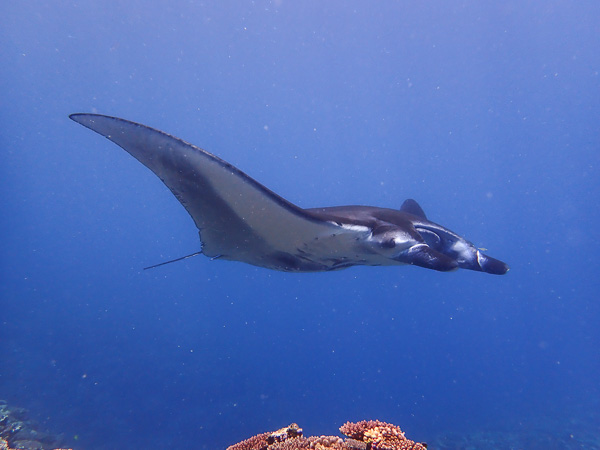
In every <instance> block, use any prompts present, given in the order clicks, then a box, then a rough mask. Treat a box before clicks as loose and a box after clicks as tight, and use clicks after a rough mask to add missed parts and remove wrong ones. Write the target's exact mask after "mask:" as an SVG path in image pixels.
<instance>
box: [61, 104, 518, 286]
mask: <svg viewBox="0 0 600 450" xmlns="http://www.w3.org/2000/svg"><path fill="white" fill-rule="evenodd" d="M70 118H71V119H73V120H74V121H75V122H78V123H80V124H81V125H83V126H85V127H87V128H90V129H91V130H93V131H95V132H97V133H99V134H101V135H102V136H104V137H106V138H108V139H110V140H111V141H113V142H114V143H115V144H117V145H119V146H120V147H122V148H123V149H124V150H125V151H127V152H128V153H129V154H131V155H132V156H133V157H134V158H136V159H137V160H138V161H139V162H141V163H142V164H143V165H145V166H146V167H148V168H149V169H150V170H151V171H152V172H154V173H155V174H156V175H157V176H158V177H159V178H160V179H161V180H162V182H163V183H164V184H165V185H166V186H167V187H168V188H169V189H170V190H171V192H172V193H173V194H174V195H175V197H177V199H178V200H179V201H180V202H181V204H182V205H183V206H184V207H185V209H186V210H187V211H188V213H189V214H190V216H192V219H193V220H194V222H195V224H196V226H197V227H198V230H199V234H200V241H201V243H202V251H201V253H203V254H204V255H206V256H208V257H211V258H220V259H227V260H232V261H242V262H245V263H248V264H253V265H255V266H259V267H266V268H268V269H274V270H281V271H286V272H322V271H329V270H338V269H344V268H347V267H351V266H356V265H366V266H388V265H402V264H411V265H415V266H421V267H425V268H428V269H434V270H439V271H449V270H454V269H457V268H463V269H470V270H476V271H479V272H487V273H492V274H504V273H506V272H507V271H508V266H507V265H506V264H505V263H503V262H502V261H499V260H497V259H494V258H491V257H489V256H486V255H484V254H483V253H482V252H481V251H480V250H478V249H477V248H476V247H475V246H474V245H473V244H472V243H471V242H469V241H467V240H466V239H464V238H463V237H461V236H459V235H458V234H456V233H454V232H452V231H450V230H448V229H446V228H444V227H442V226H440V225H438V224H436V223H433V222H431V221H429V220H427V217H426V216H425V213H424V212H423V210H422V209H421V207H420V206H419V205H418V204H417V202H415V201H414V200H411V199H409V200H406V201H405V202H404V204H403V205H402V207H401V208H400V209H399V210H395V209H388V208H377V207H373V206H335V207H326V208H309V209H303V208H300V207H298V206H296V205H294V204H292V203H290V202H288V201H287V200H285V199H284V198H282V197H280V196H279V195H277V194H275V193H274V192H272V191H270V190H269V189H267V188H266V187H264V186H263V185H261V184H260V183H258V182H257V181H255V180H254V179H252V178H250V177H249V176H248V175H246V174H245V173H243V172H242V171H241V170H239V169H237V168H236V167H234V166H232V165H231V164H229V163H227V162H225V161H223V160H222V159H220V158H218V157H216V156H214V155H212V154H210V153H208V152H207V151H205V150H202V149H200V148H198V147H196V146H194V145H191V144H188V143H187V142H184V141H182V140H181V139H178V138H176V137H173V136H170V135H168V134H166V133H163V132H162V131H159V130H155V129H153V128H150V127H147V126H145V125H141V124H138V123H134V122H130V121H127V120H124V119H119V118H116V117H109V116H103V115H98V114H72V115H71V116H70Z"/></svg>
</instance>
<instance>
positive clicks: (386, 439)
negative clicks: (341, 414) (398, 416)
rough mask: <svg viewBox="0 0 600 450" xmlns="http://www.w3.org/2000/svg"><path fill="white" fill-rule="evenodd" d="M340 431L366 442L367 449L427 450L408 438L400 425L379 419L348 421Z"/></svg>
mask: <svg viewBox="0 0 600 450" xmlns="http://www.w3.org/2000/svg"><path fill="white" fill-rule="evenodd" d="M340 431H341V432H342V433H343V434H345V435H346V436H349V437H351V438H352V439H356V440H357V441H361V442H365V443H366V444H367V449H368V448H371V449H373V450H425V449H426V448H427V447H426V446H425V445H423V444H420V443H418V442H414V441H411V440H410V439H406V437H405V436H404V432H403V431H402V430H401V429H400V427H397V426H396V425H392V424H391V423H386V422H380V421H379V420H362V421H360V422H356V423H352V422H346V423H345V424H344V425H342V426H341V427H340Z"/></svg>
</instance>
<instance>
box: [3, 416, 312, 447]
mask: <svg viewBox="0 0 600 450" xmlns="http://www.w3.org/2000/svg"><path fill="white" fill-rule="evenodd" d="M300 437H302V428H300V427H299V426H298V425H297V424H295V423H293V424H291V425H290V426H287V427H283V428H280V429H279V430H277V431H272V432H267V433H261V434H258V435H256V436H252V437H251V438H250V439H246V440H245V441H242V442H239V443H237V444H235V445H231V446H229V447H227V450H266V449H274V448H281V449H284V448H285V447H276V446H274V445H277V444H279V443H281V442H285V441H286V440H288V439H293V438H300ZM292 448H302V447H292ZM0 450H1V449H0Z"/></svg>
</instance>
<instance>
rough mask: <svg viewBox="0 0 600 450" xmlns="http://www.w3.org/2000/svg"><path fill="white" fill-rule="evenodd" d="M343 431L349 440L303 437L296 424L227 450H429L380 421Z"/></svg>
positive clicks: (348, 424) (360, 424) (394, 427)
mask: <svg viewBox="0 0 600 450" xmlns="http://www.w3.org/2000/svg"><path fill="white" fill-rule="evenodd" d="M340 431H341V432H342V433H343V434H345V435H346V436H348V437H349V438H346V440H342V439H341V438H339V437H337V436H320V437H316V436H312V437H310V438H305V437H303V436H302V428H300V427H298V425H296V424H295V423H293V424H291V425H290V426H288V427H284V428H281V429H279V430H277V431H273V432H271V433H262V434H259V435H257V436H254V437H251V438H250V439H246V440H245V441H242V442H240V443H239V444H235V445H232V446H230V447H228V448H227V450H302V449H307V450H425V449H426V448H427V446H426V445H424V444H419V443H417V442H413V441H411V440H410V439H406V437H404V433H403V432H402V430H401V429H400V428H399V427H397V426H395V425H392V424H389V423H385V422H380V421H378V420H369V421H367V420H363V421H361V422H357V423H352V422H347V423H345V424H344V425H343V426H342V427H341V428H340Z"/></svg>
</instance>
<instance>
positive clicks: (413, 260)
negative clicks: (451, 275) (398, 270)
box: [402, 243, 458, 272]
mask: <svg viewBox="0 0 600 450" xmlns="http://www.w3.org/2000/svg"><path fill="white" fill-rule="evenodd" d="M402 262H405V263H407V264H412V265H414V266H420V267H425V268H426V269H433V270H438V271H440V272H449V271H451V270H456V269H458V262H457V261H456V260H454V259H452V258H450V257H449V256H446V255H444V254H443V253H440V252H437V251H435V250H434V249H432V248H431V247H429V246H428V245H427V244H424V243H419V244H415V245H413V246H412V247H410V248H409V249H408V250H407V251H406V252H405V253H404V255H403V256H402Z"/></svg>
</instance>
